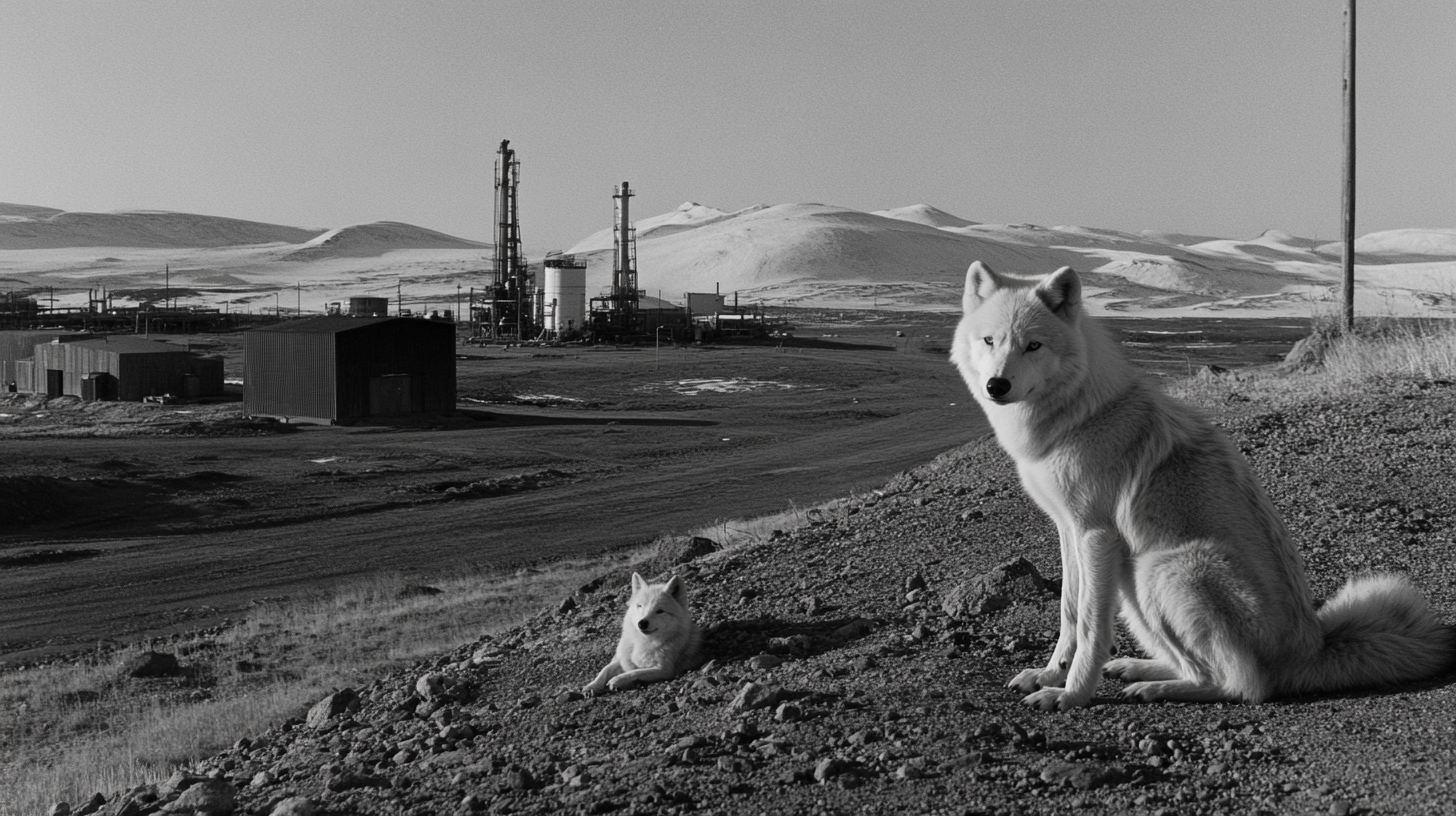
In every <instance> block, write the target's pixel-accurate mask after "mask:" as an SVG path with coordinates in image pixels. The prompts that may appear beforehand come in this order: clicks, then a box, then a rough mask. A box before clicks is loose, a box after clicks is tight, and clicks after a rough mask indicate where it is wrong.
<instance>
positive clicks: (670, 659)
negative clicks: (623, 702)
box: [582, 572, 701, 695]
mask: <svg viewBox="0 0 1456 816" xmlns="http://www.w3.org/2000/svg"><path fill="white" fill-rule="evenodd" d="M700 640H701V636H700V635H699V633H698V626H697V624H696V623H694V622H693V616H692V613H691V612H690V611H689V610H688V590H687V587H686V586H684V585H683V582H682V579H681V578H678V577H676V576H674V577H673V579H672V580H670V581H668V582H667V583H665V584H649V583H647V581H646V579H644V578H643V577H642V576H641V575H638V574H637V573H635V572H634V573H632V600H630V601H629V602H628V603H627V615H626V617H624V618H623V619H622V639H621V640H619V641H617V654H616V656H615V657H613V658H612V662H610V663H608V664H607V665H606V666H605V667H603V668H602V670H601V671H600V672H598V673H597V676H596V679H595V680H592V681H591V682H590V683H588V684H586V686H585V687H584V688H582V691H583V692H584V693H586V694H588V695H591V694H598V693H600V692H602V691H603V690H605V689H607V688H611V690H612V691H622V690H623V689H629V688H632V687H634V686H638V685H641V684H642V683H651V682H653V681H656V680H671V679H672V678H674V677H677V676H678V675H679V674H682V673H683V672H684V671H686V670H687V669H688V668H690V667H691V666H692V663H693V661H694V660H695V659H696V658H697V654H698V644H699V642H700Z"/></svg>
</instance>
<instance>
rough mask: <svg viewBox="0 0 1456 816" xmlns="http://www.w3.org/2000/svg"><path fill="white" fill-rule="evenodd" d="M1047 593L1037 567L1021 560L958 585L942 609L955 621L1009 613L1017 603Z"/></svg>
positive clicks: (1019, 558) (1009, 562) (1011, 561)
mask: <svg viewBox="0 0 1456 816" xmlns="http://www.w3.org/2000/svg"><path fill="white" fill-rule="evenodd" d="M1046 592H1047V582H1046V579H1044V578H1042V577H1041V573H1039V572H1037V570H1036V566H1035V565H1033V564H1032V563H1031V562H1030V561H1028V560H1026V559H1025V558H1022V557H1017V558H1013V559H1011V560H1010V561H1006V562H1004V563H1002V564H1000V565H999V566H997V567H996V568H995V569H993V570H991V571H989V572H985V573H982V574H981V575H977V576H976V577H975V578H972V579H971V580H969V581H966V582H964V583H962V584H959V585H957V586H956V588H955V589H952V590H951V591H950V592H949V593H948V594H947V595H946V596H945V600H944V601H943V602H942V603H941V609H942V610H944V611H945V614H947V615H949V616H951V617H952V618H971V617H975V616H977V615H984V614H986V613H988V612H995V611H997V610H999V609H1005V608H1006V607H1008V606H1010V605H1011V604H1013V603H1015V602H1016V601H1034V600H1040V599H1041V598H1042V597H1043V596H1044V595H1045V594H1046Z"/></svg>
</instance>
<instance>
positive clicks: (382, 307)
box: [349, 297, 389, 317]
mask: <svg viewBox="0 0 1456 816" xmlns="http://www.w3.org/2000/svg"><path fill="white" fill-rule="evenodd" d="M349 316H350V317H389V298H382V297H351V298H349Z"/></svg>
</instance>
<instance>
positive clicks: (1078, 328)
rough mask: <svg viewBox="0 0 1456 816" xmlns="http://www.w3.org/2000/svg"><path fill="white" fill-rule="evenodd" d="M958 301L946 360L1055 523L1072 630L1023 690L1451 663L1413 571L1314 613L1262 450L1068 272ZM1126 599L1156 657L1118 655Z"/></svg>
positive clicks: (1140, 693)
mask: <svg viewBox="0 0 1456 816" xmlns="http://www.w3.org/2000/svg"><path fill="white" fill-rule="evenodd" d="M963 306H964V309H965V314H964V316H963V317H962V318H961V322H960V326H959V327H958V328H957V330H956V335H955V341H954V343H953V346H952V350H951V359H952V361H953V362H954V363H955V365H956V366H957V367H958V368H959V369H960V372H961V375H962V376H963V377H964V378H965V380H966V384H967V385H968V386H969V387H970V390H971V393H972V394H974V395H975V397H976V399H977V400H978V402H979V403H980V405H981V408H982V410H984V411H985V413H986V417H987V418H988V419H989V420H990V421H991V426H992V427H993V428H994V429H995V431H996V439H997V441H999V442H1000V443H1001V446H1002V447H1003V448H1005V449H1006V452H1007V453H1009V454H1011V457H1012V459H1014V460H1015V461H1016V467H1017V469H1018V471H1019V472H1020V474H1021V483H1022V485H1023V486H1024V487H1025V488H1026V492H1027V493H1029V494H1031V497H1032V499H1034V500H1035V501H1036V503H1037V504H1038V505H1040V506H1041V508H1042V510H1044V511H1046V514H1047V515H1048V516H1051V518H1052V520H1053V521H1054V522H1056V525H1057V532H1058V533H1059V534H1060V535H1061V542H1062V609H1061V619H1062V622H1061V636H1060V637H1059V638H1058V639H1057V645H1056V648H1055V649H1054V650H1053V651H1052V655H1051V660H1050V662H1049V663H1048V664H1047V666H1046V668H1044V669H1027V670H1026V671H1023V672H1021V673H1020V674H1018V675H1017V676H1016V677H1015V678H1013V679H1012V680H1011V682H1010V684H1009V685H1010V686H1011V687H1012V688H1014V689H1018V690H1019V691H1021V692H1023V693H1025V694H1027V695H1028V696H1027V697H1026V700H1025V702H1026V703H1027V704H1029V705H1032V706H1035V707H1037V708H1041V709H1046V710H1052V709H1068V708H1074V707H1077V706H1082V705H1086V704H1087V701H1088V700H1089V699H1091V697H1092V692H1093V690H1094V689H1095V688H1096V687H1097V683H1098V680H1099V679H1100V677H1101V675H1102V672H1103V670H1104V668H1105V670H1106V673H1107V674H1108V675H1110V676H1112V677H1118V678H1121V679H1123V680H1128V681H1134V682H1132V683H1131V685H1129V686H1127V687H1126V688H1124V689H1123V692H1122V693H1123V695H1124V696H1126V697H1130V698H1133V699H1139V700H1188V701H1208V700H1246V701H1249V702H1259V701H1262V700H1264V699H1267V698H1268V697H1271V696H1273V695H1277V694H1298V693H1303V692H1313V691H1333V690H1336V689H1344V688H1351V687H1356V686H1374V685H1383V684H1389V683H1399V682H1406V681H1410V680H1418V679H1421V678H1426V677H1430V676H1432V675H1435V674H1437V673H1439V672H1440V671H1442V670H1443V669H1445V668H1446V667H1448V666H1450V665H1451V664H1452V660H1453V657H1456V639H1453V635H1452V631H1451V629H1450V628H1448V627H1446V626H1444V625H1442V624H1441V622H1440V621H1439V620H1438V619H1437V618H1436V615H1435V614H1434V613H1433V612H1432V610H1431V609H1430V607H1429V606H1428V605H1427V604H1426V601H1425V599H1423V598H1422V597H1421V596H1420V593H1418V592H1417V591H1416V590H1415V588H1414V587H1412V586H1411V585H1410V582H1409V581H1407V580H1406V579H1405V578H1402V577H1398V576H1394V575H1371V576H1365V577H1359V578H1354V579H1352V580H1351V581H1350V582H1349V583H1347V584H1346V585H1345V586H1344V588H1343V589H1341V590H1340V591H1339V592H1337V593H1336V594H1335V596H1334V597H1333V598H1330V599H1329V601H1328V602H1326V603H1325V605H1324V606H1323V607H1321V608H1320V609H1319V610H1318V611H1316V610H1315V608H1314V604H1313V602H1312V601H1311V599H1310V592H1309V584H1308V581H1307V580H1306V578H1305V572H1304V561H1303V559H1302V558H1300V555H1299V550H1298V549H1297V548H1296V547H1295V545H1294V542H1293V541H1292V540H1291V539H1290V536H1289V531H1288V530H1286V529H1285V527H1284V523H1283V522H1282V521H1280V519H1279V514H1278V512H1277V511H1276V510H1275V509H1274V504H1273V503H1272V502H1271V501H1269V497H1268V495H1266V494H1265V493H1264V490H1263V488H1262V487H1261V486H1260V485H1259V482H1258V480H1257V479H1256V478H1255V477H1254V474H1253V472H1252V471H1251V470H1250V469H1249V465H1248V462H1246V461H1245V460H1244V458H1243V456H1242V455H1240V453H1239V451H1238V449H1237V448H1235V447H1234V445H1233V443H1232V442H1231V441H1230V440H1229V438H1228V437H1227V436H1225V435H1224V434H1223V433H1221V432H1220V431H1218V430H1217V429H1216V428H1214V427H1213V426H1212V425H1211V424H1209V423H1208V421H1206V420H1204V419H1203V418H1202V417H1200V416H1199V415H1198V414H1197V413H1195V412H1194V411H1193V410H1191V409H1189V408H1188V407H1186V406H1184V405H1181V404H1180V403H1177V402H1175V401H1173V400H1172V399H1170V398H1168V397H1166V396H1164V395H1163V393H1162V392H1161V391H1159V390H1158V388H1157V386H1155V385H1153V384H1151V383H1150V382H1149V381H1148V379H1147V378H1145V377H1144V376H1142V375H1141V373H1140V372H1138V371H1137V370H1136V369H1135V368H1133V367H1132V365H1130V364H1129V363H1128V362H1127V361H1125V360H1124V359H1123V358H1122V356H1121V354H1120V353H1119V352H1118V349H1117V347H1116V346H1115V345H1114V344H1113V343H1112V342H1111V341H1110V340H1108V339H1107V338H1106V337H1105V336H1104V335H1103V334H1102V332H1101V331H1100V330H1099V329H1098V327H1097V326H1095V325H1093V323H1092V321H1091V320H1090V319H1089V318H1088V317H1087V314H1086V312H1085V311H1084V309H1083V307H1082V285H1081V282H1080V281H1079V279H1078V277H1077V273H1076V272H1073V271H1072V269H1071V268H1070V267H1063V268H1061V269H1059V270H1057V271H1056V272H1054V273H1052V274H1050V275H1047V276H1046V277H1044V278H1040V279H1034V280H1028V279H1023V278H1012V277H1006V276H1001V275H997V274H995V273H994V272H992V271H991V270H990V269H987V268H986V267H985V266H983V265H982V264H981V263H980V262H976V263H974V264H972V265H971V268H970V270H969V271H968V272H967V273H966V289H965V298H964V303H963ZM1119 609H1120V610H1121V613H1122V618H1123V620H1124V621H1126V622H1127V626H1128V628H1129V629H1130V630H1131V631H1132V634H1133V635H1134V636H1135V637H1136V638H1137V640H1138V643H1139V644H1140V645H1141V646H1142V648H1143V650H1144V651H1145V652H1146V653H1147V654H1148V655H1149V656H1150V657H1151V659H1133V658H1119V659H1117V660H1109V658H1110V657H1111V649H1112V641H1113V617H1114V615H1115V614H1116V613H1117V612H1118V611H1119Z"/></svg>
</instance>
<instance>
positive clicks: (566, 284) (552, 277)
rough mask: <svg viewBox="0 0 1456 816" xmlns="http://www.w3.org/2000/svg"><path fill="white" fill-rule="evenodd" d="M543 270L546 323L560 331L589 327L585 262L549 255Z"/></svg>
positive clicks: (542, 295) (543, 307)
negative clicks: (587, 324)
mask: <svg viewBox="0 0 1456 816" xmlns="http://www.w3.org/2000/svg"><path fill="white" fill-rule="evenodd" d="M542 272H543V274H542V277H543V278H544V279H545V280H544V284H545V285H544V286H543V287H542V292H541V306H542V314H543V315H544V316H545V322H546V327H547V328H549V329H551V330H552V331H554V332H556V333H557V334H561V333H564V332H568V331H581V330H582V329H584V328H586V264H585V263H584V262H580V261H577V260H576V259H574V258H571V257H569V256H568V257H563V258H547V259H546V263H545V265H544V267H543V268H542ZM553 304H554V306H553Z"/></svg>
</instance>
